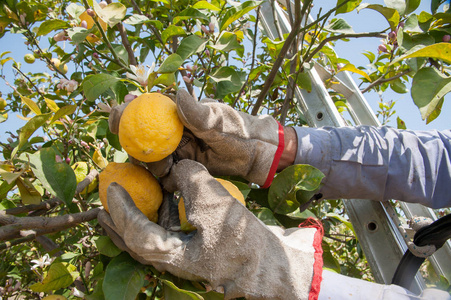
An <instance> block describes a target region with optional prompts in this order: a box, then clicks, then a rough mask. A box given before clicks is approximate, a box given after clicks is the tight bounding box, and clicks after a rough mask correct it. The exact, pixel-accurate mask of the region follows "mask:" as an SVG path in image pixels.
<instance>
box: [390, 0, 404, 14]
mask: <svg viewBox="0 0 451 300" xmlns="http://www.w3.org/2000/svg"><path fill="white" fill-rule="evenodd" d="M407 1H408V0H407ZM407 1H406V0H384V3H385V6H387V7H389V8H393V9H396V10H397V11H398V13H399V15H400V16H402V15H404V12H405V11H406V7H407V3H406V2H407Z"/></svg>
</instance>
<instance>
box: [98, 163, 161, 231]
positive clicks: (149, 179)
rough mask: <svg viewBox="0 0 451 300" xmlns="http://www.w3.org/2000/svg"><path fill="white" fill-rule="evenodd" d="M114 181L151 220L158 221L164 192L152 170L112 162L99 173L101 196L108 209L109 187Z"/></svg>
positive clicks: (104, 205) (130, 164)
mask: <svg viewBox="0 0 451 300" xmlns="http://www.w3.org/2000/svg"><path fill="white" fill-rule="evenodd" d="M112 182H117V183H118V184H120V185H121V186H122V187H123V188H124V189H125V190H126V191H127V192H128V193H129V194H130V197H131V198H132V199H133V201H134V202H135V205H136V207H137V208H138V209H139V210H140V211H142V213H143V214H144V215H146V217H147V218H148V219H149V220H150V221H152V222H157V221H158V208H159V207H160V205H161V202H162V201H163V192H162V190H161V187H160V184H159V183H158V180H157V179H156V178H155V177H154V176H153V175H152V174H151V173H150V172H148V171H147V170H146V169H144V168H143V167H140V166H137V165H134V164H132V163H115V162H110V163H109V164H108V165H107V166H106V168H105V169H104V170H103V171H102V172H100V175H99V197H100V201H101V202H102V205H103V207H104V208H105V210H106V211H109V210H108V204H107V188H108V186H109V185H110V184H111V183H112Z"/></svg>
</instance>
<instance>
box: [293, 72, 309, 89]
mask: <svg viewBox="0 0 451 300" xmlns="http://www.w3.org/2000/svg"><path fill="white" fill-rule="evenodd" d="M296 84H297V85H298V86H299V87H300V88H301V89H304V90H306V91H307V92H311V91H312V79H311V78H310V75H309V74H308V73H307V72H302V73H299V75H298V77H297V80H296Z"/></svg>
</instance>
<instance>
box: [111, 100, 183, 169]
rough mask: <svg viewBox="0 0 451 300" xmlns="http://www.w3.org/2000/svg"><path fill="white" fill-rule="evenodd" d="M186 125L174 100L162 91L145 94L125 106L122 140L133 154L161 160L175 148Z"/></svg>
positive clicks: (121, 128)
mask: <svg viewBox="0 0 451 300" xmlns="http://www.w3.org/2000/svg"><path fill="white" fill-rule="evenodd" d="M182 135H183V124H182V122H181V121H180V119H179V117H178V115H177V107H176V105H175V103H174V102H173V101H172V100H171V99H170V98H169V97H167V96H164V95H162V94H159V93H145V94H142V95H141V96H139V97H137V98H136V99H134V100H133V101H132V102H130V104H128V106H127V107H126V108H125V109H124V112H123V114H122V116H121V120H120V123H119V142H120V144H121V146H122V147H123V148H124V150H125V151H126V152H127V153H128V154H130V155H131V156H132V157H134V158H136V159H138V160H140V161H143V162H154V161H159V160H162V159H163V158H165V157H166V156H168V155H169V154H171V153H172V152H174V151H175V149H176V148H177V146H178V144H179V143H180V140H181V139H182Z"/></svg>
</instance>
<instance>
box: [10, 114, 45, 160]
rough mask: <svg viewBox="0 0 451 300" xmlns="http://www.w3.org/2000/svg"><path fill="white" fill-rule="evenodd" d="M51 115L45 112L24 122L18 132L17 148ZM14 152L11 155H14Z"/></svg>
mask: <svg viewBox="0 0 451 300" xmlns="http://www.w3.org/2000/svg"><path fill="white" fill-rule="evenodd" d="M51 116H52V113H47V114H43V115H38V116H34V117H33V118H31V119H30V120H29V121H28V122H27V124H25V125H24V126H23V127H22V128H21V129H20V133H19V145H18V146H17V150H19V149H20V148H22V147H23V146H24V145H25V144H26V143H27V141H28V139H29V138H30V136H31V135H32V134H33V133H34V132H35V131H36V130H37V129H38V128H40V127H41V126H42V125H44V124H45V122H47V120H48V119H50V117H51ZM14 155H15V153H14V154H13V155H12V156H14Z"/></svg>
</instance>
